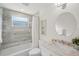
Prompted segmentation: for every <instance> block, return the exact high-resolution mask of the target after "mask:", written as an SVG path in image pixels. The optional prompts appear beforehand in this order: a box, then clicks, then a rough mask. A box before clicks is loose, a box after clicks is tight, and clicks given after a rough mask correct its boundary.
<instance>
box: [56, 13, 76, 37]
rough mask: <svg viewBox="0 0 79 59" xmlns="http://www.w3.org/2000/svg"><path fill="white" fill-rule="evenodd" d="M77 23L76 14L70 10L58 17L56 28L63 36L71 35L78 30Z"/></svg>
mask: <svg viewBox="0 0 79 59" xmlns="http://www.w3.org/2000/svg"><path fill="white" fill-rule="evenodd" d="M76 27H77V23H76V19H75V17H74V15H73V14H72V13H70V12H65V13H62V14H60V15H59V16H58V17H57V20H56V24H55V29H56V33H57V34H59V35H63V36H70V35H71V34H73V33H74V32H75V30H76Z"/></svg>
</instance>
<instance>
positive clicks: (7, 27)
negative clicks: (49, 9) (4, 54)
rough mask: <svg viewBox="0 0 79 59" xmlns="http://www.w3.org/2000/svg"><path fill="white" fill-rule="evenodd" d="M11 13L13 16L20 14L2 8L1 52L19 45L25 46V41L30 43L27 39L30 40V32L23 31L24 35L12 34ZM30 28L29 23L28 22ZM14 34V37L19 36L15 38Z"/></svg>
mask: <svg viewBox="0 0 79 59" xmlns="http://www.w3.org/2000/svg"><path fill="white" fill-rule="evenodd" d="M11 13H15V16H16V15H18V14H21V13H18V12H16V11H12V10H8V9H5V8H3V24H2V26H3V27H2V29H3V31H2V33H3V34H2V38H3V43H2V48H1V50H2V49H6V48H9V47H13V46H16V45H20V44H26V41H27V42H30V43H31V40H29V39H32V37H31V32H27V31H24V33H22V34H21V35H20V34H19V33H18V32H17V33H14V32H13V27H12V20H11ZM30 19H31V17H30ZM30 28H31V21H30ZM15 34H16V35H18V34H19V35H18V36H16V35H15ZM23 34H24V35H23ZM22 35H23V36H22ZM15 36H16V37H15Z"/></svg>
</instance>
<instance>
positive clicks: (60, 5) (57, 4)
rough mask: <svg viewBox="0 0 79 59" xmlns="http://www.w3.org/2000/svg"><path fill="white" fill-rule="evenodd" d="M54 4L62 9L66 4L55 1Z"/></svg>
mask: <svg viewBox="0 0 79 59" xmlns="http://www.w3.org/2000/svg"><path fill="white" fill-rule="evenodd" d="M55 5H56V6H57V7H61V8H62V9H65V8H66V6H67V3H55Z"/></svg>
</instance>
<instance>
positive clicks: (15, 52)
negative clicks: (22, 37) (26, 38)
mask: <svg viewBox="0 0 79 59" xmlns="http://www.w3.org/2000/svg"><path fill="white" fill-rule="evenodd" d="M30 49H31V43H29V44H22V45H18V46H14V47H11V48H7V49H4V50H1V51H0V56H28V51H29V50H30Z"/></svg>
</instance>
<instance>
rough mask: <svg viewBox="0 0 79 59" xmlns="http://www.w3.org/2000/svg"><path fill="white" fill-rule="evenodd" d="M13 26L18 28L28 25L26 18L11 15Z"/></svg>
mask: <svg viewBox="0 0 79 59" xmlns="http://www.w3.org/2000/svg"><path fill="white" fill-rule="evenodd" d="M12 22H13V26H15V27H18V28H24V27H28V19H27V18H23V17H16V16H12Z"/></svg>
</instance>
